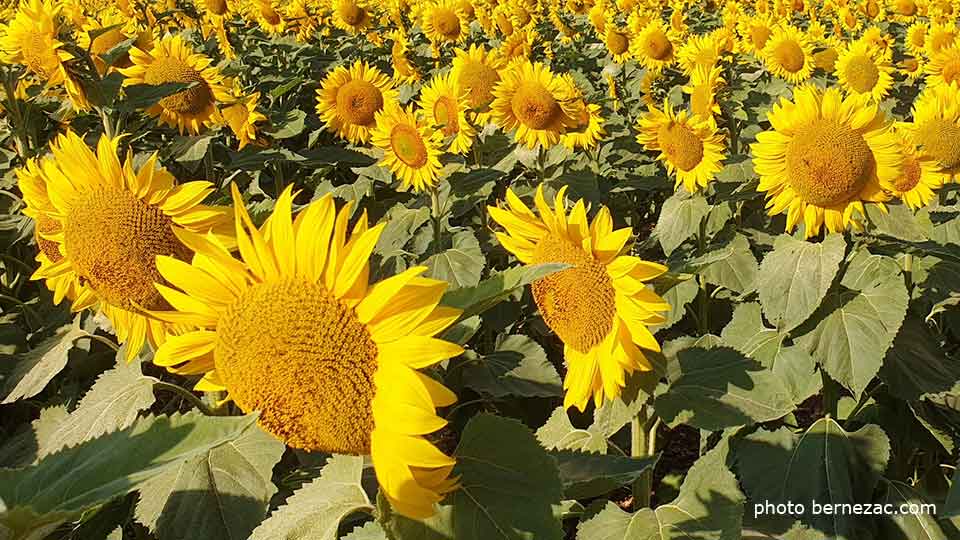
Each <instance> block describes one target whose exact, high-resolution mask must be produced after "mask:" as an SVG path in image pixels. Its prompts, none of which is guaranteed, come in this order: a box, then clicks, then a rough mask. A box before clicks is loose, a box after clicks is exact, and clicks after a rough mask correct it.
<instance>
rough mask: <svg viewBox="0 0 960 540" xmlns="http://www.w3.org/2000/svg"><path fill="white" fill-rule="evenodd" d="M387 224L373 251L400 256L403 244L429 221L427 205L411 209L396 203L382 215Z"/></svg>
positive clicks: (386, 256) (387, 255)
mask: <svg viewBox="0 0 960 540" xmlns="http://www.w3.org/2000/svg"><path fill="white" fill-rule="evenodd" d="M384 217H385V219H386V223H387V225H386V226H385V227H384V228H383V233H382V234H381V235H380V239H379V240H378V241H377V246H376V247H375V248H374V252H375V253H378V254H379V255H381V256H383V257H384V258H388V257H396V256H402V255H404V254H405V253H406V252H405V251H404V249H403V248H404V246H406V245H407V243H408V242H409V241H410V239H411V238H413V233H414V232H415V231H416V230H417V229H419V228H420V227H421V226H423V224H424V223H426V222H428V221H430V209H429V208H427V207H423V208H417V209H415V210H411V209H409V208H407V207H405V206H403V205H402V204H396V205H394V206H393V208H391V209H390V211H388V212H387V215H386V216H384Z"/></svg>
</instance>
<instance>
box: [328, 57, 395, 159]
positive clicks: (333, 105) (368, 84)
mask: <svg viewBox="0 0 960 540" xmlns="http://www.w3.org/2000/svg"><path fill="white" fill-rule="evenodd" d="M397 99H398V95H397V91H396V90H394V88H393V84H392V83H391V82H390V79H389V78H388V77H387V76H386V75H384V74H383V73H381V72H380V70H379V69H377V68H376V67H374V66H370V65H367V63H366V62H364V61H361V60H357V61H356V62H354V63H353V65H352V66H350V67H349V68H346V67H344V66H338V67H337V68H336V69H335V70H333V71H332V72H331V73H330V74H328V75H327V76H326V77H325V78H324V79H323V83H321V85H320V88H319V89H318V90H317V114H318V115H320V119H321V120H323V121H324V122H326V124H327V128H329V129H331V130H333V131H335V132H336V133H337V135H339V136H340V137H342V138H344V139H346V140H348V141H350V142H351V143H353V144H366V142H367V141H369V140H370V130H371V129H373V127H374V125H375V124H376V114H377V113H378V112H379V111H381V110H383V107H384V105H385V104H387V103H393V102H396V101H397Z"/></svg>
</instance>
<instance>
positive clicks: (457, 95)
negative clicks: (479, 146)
mask: <svg viewBox="0 0 960 540" xmlns="http://www.w3.org/2000/svg"><path fill="white" fill-rule="evenodd" d="M468 99H469V97H468V94H467V92H464V91H462V90H461V89H460V85H458V84H457V81H456V80H455V79H454V78H453V75H451V74H450V73H447V74H439V75H436V76H435V77H434V78H433V80H431V81H430V84H428V85H426V86H424V87H423V88H422V89H421V90H420V108H421V109H423V110H424V111H425V112H426V114H427V115H428V116H429V117H432V118H433V125H434V126H435V127H437V128H438V129H439V130H440V132H441V133H442V134H443V137H444V138H447V139H450V146H449V147H448V148H447V151H448V152H451V153H453V154H466V153H467V151H468V150H470V147H471V146H473V139H474V137H475V136H476V135H477V130H476V128H474V127H473V126H472V125H471V124H470V122H469V121H468V120H467V107H468V105H467V101H468Z"/></svg>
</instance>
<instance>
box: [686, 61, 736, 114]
mask: <svg viewBox="0 0 960 540" xmlns="http://www.w3.org/2000/svg"><path fill="white" fill-rule="evenodd" d="M722 72H723V70H722V69H721V68H720V67H697V68H696V69H695V70H694V71H693V75H692V76H691V77H690V82H689V84H687V86H684V87H683V88H682V90H683V91H684V93H687V94H690V112H691V113H693V116H695V117H699V118H700V119H709V118H714V117H715V116H714V115H719V114H720V113H721V111H720V104H719V103H717V99H716V94H717V89H719V88H720V87H721V86H722V85H724V84H725V83H726V81H724V79H723V76H722V75H721V73H722Z"/></svg>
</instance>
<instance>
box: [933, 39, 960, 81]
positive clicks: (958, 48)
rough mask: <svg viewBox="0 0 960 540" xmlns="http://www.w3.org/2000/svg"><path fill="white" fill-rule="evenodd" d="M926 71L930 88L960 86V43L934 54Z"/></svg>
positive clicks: (956, 42) (957, 42)
mask: <svg viewBox="0 0 960 540" xmlns="http://www.w3.org/2000/svg"><path fill="white" fill-rule="evenodd" d="M926 71H927V84H928V85H929V86H940V85H944V86H951V85H953V86H958V85H960V41H955V42H954V43H953V44H952V45H950V46H948V47H943V48H942V49H940V50H939V51H937V52H936V53H934V54H933V56H931V57H930V63H929V64H927V68H926Z"/></svg>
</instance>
